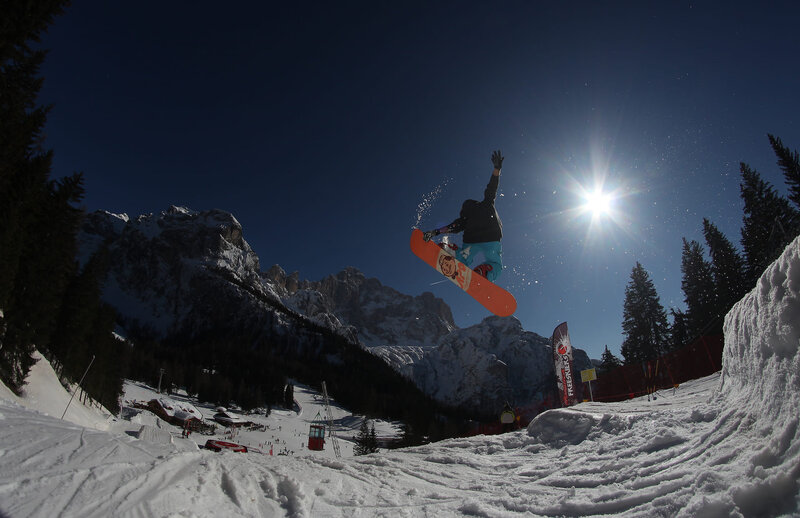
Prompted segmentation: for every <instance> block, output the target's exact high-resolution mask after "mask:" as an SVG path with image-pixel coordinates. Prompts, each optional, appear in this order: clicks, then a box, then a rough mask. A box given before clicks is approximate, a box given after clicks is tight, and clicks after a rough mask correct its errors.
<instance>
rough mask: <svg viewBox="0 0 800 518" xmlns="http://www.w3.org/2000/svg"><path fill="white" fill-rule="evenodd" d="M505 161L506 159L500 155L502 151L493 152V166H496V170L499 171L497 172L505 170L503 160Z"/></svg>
mask: <svg viewBox="0 0 800 518" xmlns="http://www.w3.org/2000/svg"><path fill="white" fill-rule="evenodd" d="M504 159H505V157H504V156H503V155H501V154H500V150H499V149H498V150H497V151H495V152H493V153H492V165H493V166H494V168H495V169H497V170H500V169H502V168H503V160H504Z"/></svg>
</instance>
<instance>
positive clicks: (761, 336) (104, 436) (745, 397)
mask: <svg viewBox="0 0 800 518" xmlns="http://www.w3.org/2000/svg"><path fill="white" fill-rule="evenodd" d="M725 343H726V348H725V353H724V359H723V369H722V371H721V372H720V373H717V374H715V375H713V376H710V377H707V378H704V379H701V380H696V381H693V382H690V383H686V384H683V385H681V386H680V387H677V388H676V389H674V390H665V391H661V392H660V393H658V394H657V399H656V400H654V401H648V400H647V398H640V399H636V400H631V401H626V402H622V403H613V404H603V403H583V404H580V405H577V406H575V407H572V408H569V409H561V410H552V411H549V412H545V413H544V414H542V415H540V416H539V417H538V418H537V419H535V420H534V421H533V422H532V423H531V424H530V426H529V427H528V429H527V430H521V431H517V432H512V433H508V434H504V435H497V436H478V437H472V438H467V439H453V440H448V441H443V442H440V443H436V444H431V445H426V446H421V447H416V448H408V449H404V450H394V451H381V452H380V453H378V454H373V455H369V456H364V457H349V456H347V455H345V456H344V458H342V459H336V458H334V457H333V456H332V455H331V453H330V451H329V450H330V449H331V448H330V444H328V445H326V451H324V452H322V453H321V454H320V453H317V452H310V451H308V450H305V451H302V452H301V451H298V452H296V454H295V455H281V456H278V455H274V456H269V455H263V454H254V453H248V454H241V453H232V452H231V453H214V452H211V451H207V450H196V449H194V447H193V444H187V441H186V440H184V439H180V438H176V439H175V440H173V441H172V442H169V441H166V442H165V441H155V440H147V439H137V438H135V437H133V436H132V435H131V434H128V433H120V432H119V431H116V430H117V429H118V427H119V426H121V424H120V423H113V422H109V421H106V420H104V419H102V418H100V419H99V421H100V423H99V426H98V422H97V421H98V418H97V417H93V418H89V417H87V416H86V415H83V411H81V415H78V414H77V413H76V415H74V416H72V417H71V416H70V414H69V413H68V415H67V418H68V419H70V418H71V419H72V421H71V422H70V421H66V420H65V421H62V420H59V419H58V417H60V413H61V411H63V410H61V411H59V412H57V413H54V412H53V410H52V409H50V410H48V409H45V410H44V411H46V412H48V413H51V415H55V417H50V416H47V415H45V414H43V413H39V412H36V411H33V410H30V409H27V408H25V407H24V406H22V405H23V404H28V406H35V405H33V404H32V403H30V402H29V401H25V400H23V401H22V402H21V403H22V404H20V402H19V401H17V400H16V399H15V397H14V396H13V395H10V393H8V391H7V390H6V391H5V392H3V390H4V387H0V513H3V514H4V515H5V516H7V517H10V518H18V517H25V516H43V517H53V516H75V517H90V516H97V517H105V516H136V517H139V516H142V517H144V516H175V517H178V516H181V517H192V516H226V517H232V516H292V517H305V516H307V517H322V516H334V517H338V516H348V517H349V516H357V517H358V516H386V517H398V516H431V517H446V516H481V517H495V516H498V517H500V516H599V515H604V516H606V515H615V516H642V517H645V516H646V517H653V516H687V517H688V516H692V517H694V516H699V517H728V516H799V515H800V426H799V423H800V351H799V349H800V239H798V240H795V242H794V243H793V244H792V245H790V246H789V247H788V248H787V249H786V251H785V252H784V254H783V255H782V256H781V258H780V259H779V260H778V261H776V262H775V263H774V264H773V265H772V266H771V267H770V268H769V269H768V270H767V272H765V274H764V276H763V277H762V278H761V280H760V282H759V284H758V286H756V288H754V290H753V291H752V292H751V293H750V294H748V295H747V296H746V297H745V298H744V299H742V301H740V302H739V303H738V304H737V306H736V307H735V308H734V309H733V310H732V311H731V312H730V313H729V314H728V316H727V318H726V319H725ZM32 377H33V376H32ZM34 392H35V389H34V388H33V387H32V388H31V389H30V393H34ZM304 393H306V392H304ZM36 397H37V398H38V403H37V404H39V405H41V404H43V402H44V399H45V397H44V395H43V394H41V393H38V394H37V395H36ZM74 404H75V403H74V402H73V405H74ZM60 408H63V407H60ZM71 411H72V410H70V412H71ZM307 413H308V410H303V411H302V413H301V415H297V414H293V415H289V413H288V412H286V413H283V414H280V415H273V416H270V418H266V419H267V422H270V421H269V420H270V419H273V420H274V421H272V424H277V422H278V421H277V420H279V419H281V420H282V422H283V423H284V424H283V425H281V429H283V426H286V428H287V429H291V430H294V431H295V432H294V433H297V430H302V429H303V428H304V427H306V426H307V423H308V421H309V420H311V417H310V416H308V415H307ZM341 420H342V421H346V418H342V419H341ZM289 423H295V424H294V425H291V424H289ZM297 423H300V424H297ZM272 424H271V425H270V430H271V429H272V428H271V427H272ZM98 427H99V428H105V430H98V429H96V428H98ZM145 436H147V435H146V434H145ZM193 439H194V440H196V442H198V443H202V442H204V440H203V439H204V438H202V439H199V438H195V437H194V436H193V437H192V438H191V439H189V441H190V442H191V441H192V440H193ZM256 439H257V437H256ZM289 440H296V441H297V443H298V447H299V445H300V444H301V438H296V439H289Z"/></svg>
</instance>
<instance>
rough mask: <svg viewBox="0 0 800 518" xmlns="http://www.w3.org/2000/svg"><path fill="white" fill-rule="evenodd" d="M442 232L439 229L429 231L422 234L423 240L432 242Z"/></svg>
mask: <svg viewBox="0 0 800 518" xmlns="http://www.w3.org/2000/svg"><path fill="white" fill-rule="evenodd" d="M440 233H441V232H439V230H438V229H433V230H429V231H427V232H425V233H423V234H422V239H424V240H425V241H430V240H431V239H433V238H434V237H436V236H438V235H439V234H440Z"/></svg>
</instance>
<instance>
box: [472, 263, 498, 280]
mask: <svg viewBox="0 0 800 518" xmlns="http://www.w3.org/2000/svg"><path fill="white" fill-rule="evenodd" d="M492 270H493V268H492V265H491V264H482V265H480V266H478V267H476V268H473V269H472V271H473V272H475V273H477V274H478V275H480V276H481V277H486V276H487V275H489V272H491V271H492Z"/></svg>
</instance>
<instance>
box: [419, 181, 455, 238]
mask: <svg viewBox="0 0 800 518" xmlns="http://www.w3.org/2000/svg"><path fill="white" fill-rule="evenodd" d="M451 180H452V178H445V179H444V181H442V183H440V184H439V185H437V186H436V187H435V188H434V189H433V190H432V191H431V192H429V193H428V194H426V195H425V196H423V197H422V201H420V202H419V204H418V205H417V217H416V220H415V221H414V224H413V225H412V226H411V228H419V225H420V223H422V218H424V217H425V216H427V215H428V213H429V212H430V210H431V207H433V202H435V201H436V200H438V199H439V196H441V195H442V193H443V192H444V189H445V187H447V184H448V183H450V181H451Z"/></svg>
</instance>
